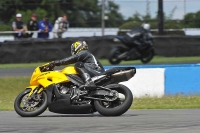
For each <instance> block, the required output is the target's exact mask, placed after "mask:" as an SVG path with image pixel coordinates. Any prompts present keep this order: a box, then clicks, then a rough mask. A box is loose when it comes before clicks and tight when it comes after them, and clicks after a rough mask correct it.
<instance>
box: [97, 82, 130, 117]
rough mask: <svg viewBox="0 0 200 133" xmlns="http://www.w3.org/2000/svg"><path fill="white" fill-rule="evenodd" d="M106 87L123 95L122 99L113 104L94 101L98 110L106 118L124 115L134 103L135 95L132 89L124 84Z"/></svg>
mask: <svg viewBox="0 0 200 133" xmlns="http://www.w3.org/2000/svg"><path fill="white" fill-rule="evenodd" d="M105 87H106V88H110V89H112V90H115V91H117V92H118V93H119V94H121V95H122V98H118V99H116V100H115V101H112V102H105V101H100V100H96V101H94V106H95V108H96V110H97V111H98V112H99V113H100V114H101V115H104V116H120V115H122V114H124V113H125V112H126V111H127V110H128V109H129V108H130V107H131V105H132V102H133V95H132V92H131V91H130V89H129V88H127V87H126V86H124V85H122V84H110V85H107V86H105Z"/></svg>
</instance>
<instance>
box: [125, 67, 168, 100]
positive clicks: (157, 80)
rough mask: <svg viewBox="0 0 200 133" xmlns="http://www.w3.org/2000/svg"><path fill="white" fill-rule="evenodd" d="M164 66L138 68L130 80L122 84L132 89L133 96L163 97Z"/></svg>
mask: <svg viewBox="0 0 200 133" xmlns="http://www.w3.org/2000/svg"><path fill="white" fill-rule="evenodd" d="M164 71H165V69H164V68H147V69H137V73H136V74H135V76H134V77H133V78H131V79H130V80H129V81H126V82H122V83H121V84H123V85H125V86H127V87H128V88H129V89H131V91H132V93H133V97H134V98H135V97H137V98H139V97H144V96H149V97H162V96H163V95H164V81H165V80H164V77H165V76H164Z"/></svg>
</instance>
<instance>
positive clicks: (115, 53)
mask: <svg viewBox="0 0 200 133" xmlns="http://www.w3.org/2000/svg"><path fill="white" fill-rule="evenodd" d="M121 53H122V50H121V49H120V48H114V49H112V50H111V51H110V54H109V56H108V60H109V62H110V64H112V65H117V64H119V63H120V62H121V59H118V58H117V57H118V56H119V55H120V54H121Z"/></svg>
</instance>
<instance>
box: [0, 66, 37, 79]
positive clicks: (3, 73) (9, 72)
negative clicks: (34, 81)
mask: <svg viewBox="0 0 200 133" xmlns="http://www.w3.org/2000/svg"><path fill="white" fill-rule="evenodd" d="M34 70H35V68H11V69H0V77H11V76H12V77H13V76H31V74H32V73H33V71H34Z"/></svg>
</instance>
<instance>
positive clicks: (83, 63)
mask: <svg viewBox="0 0 200 133" xmlns="http://www.w3.org/2000/svg"><path fill="white" fill-rule="evenodd" d="M71 54H72V56H70V57H67V58H64V59H61V60H56V61H52V62H51V63H50V64H49V65H50V67H52V68H53V67H54V66H60V65H69V64H73V63H75V69H76V71H77V72H78V73H79V74H80V76H81V78H82V79H83V80H84V81H85V88H86V89H88V90H94V89H95V88H96V85H95V84H94V82H93V81H92V79H91V76H96V75H99V74H100V73H102V72H104V71H105V70H104V68H103V66H102V64H101V63H100V62H99V61H98V60H97V59H96V58H95V57H94V55H93V54H92V53H91V52H90V51H89V50H88V45H87V43H86V42H85V41H76V42H74V43H73V44H72V45H71Z"/></svg>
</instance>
